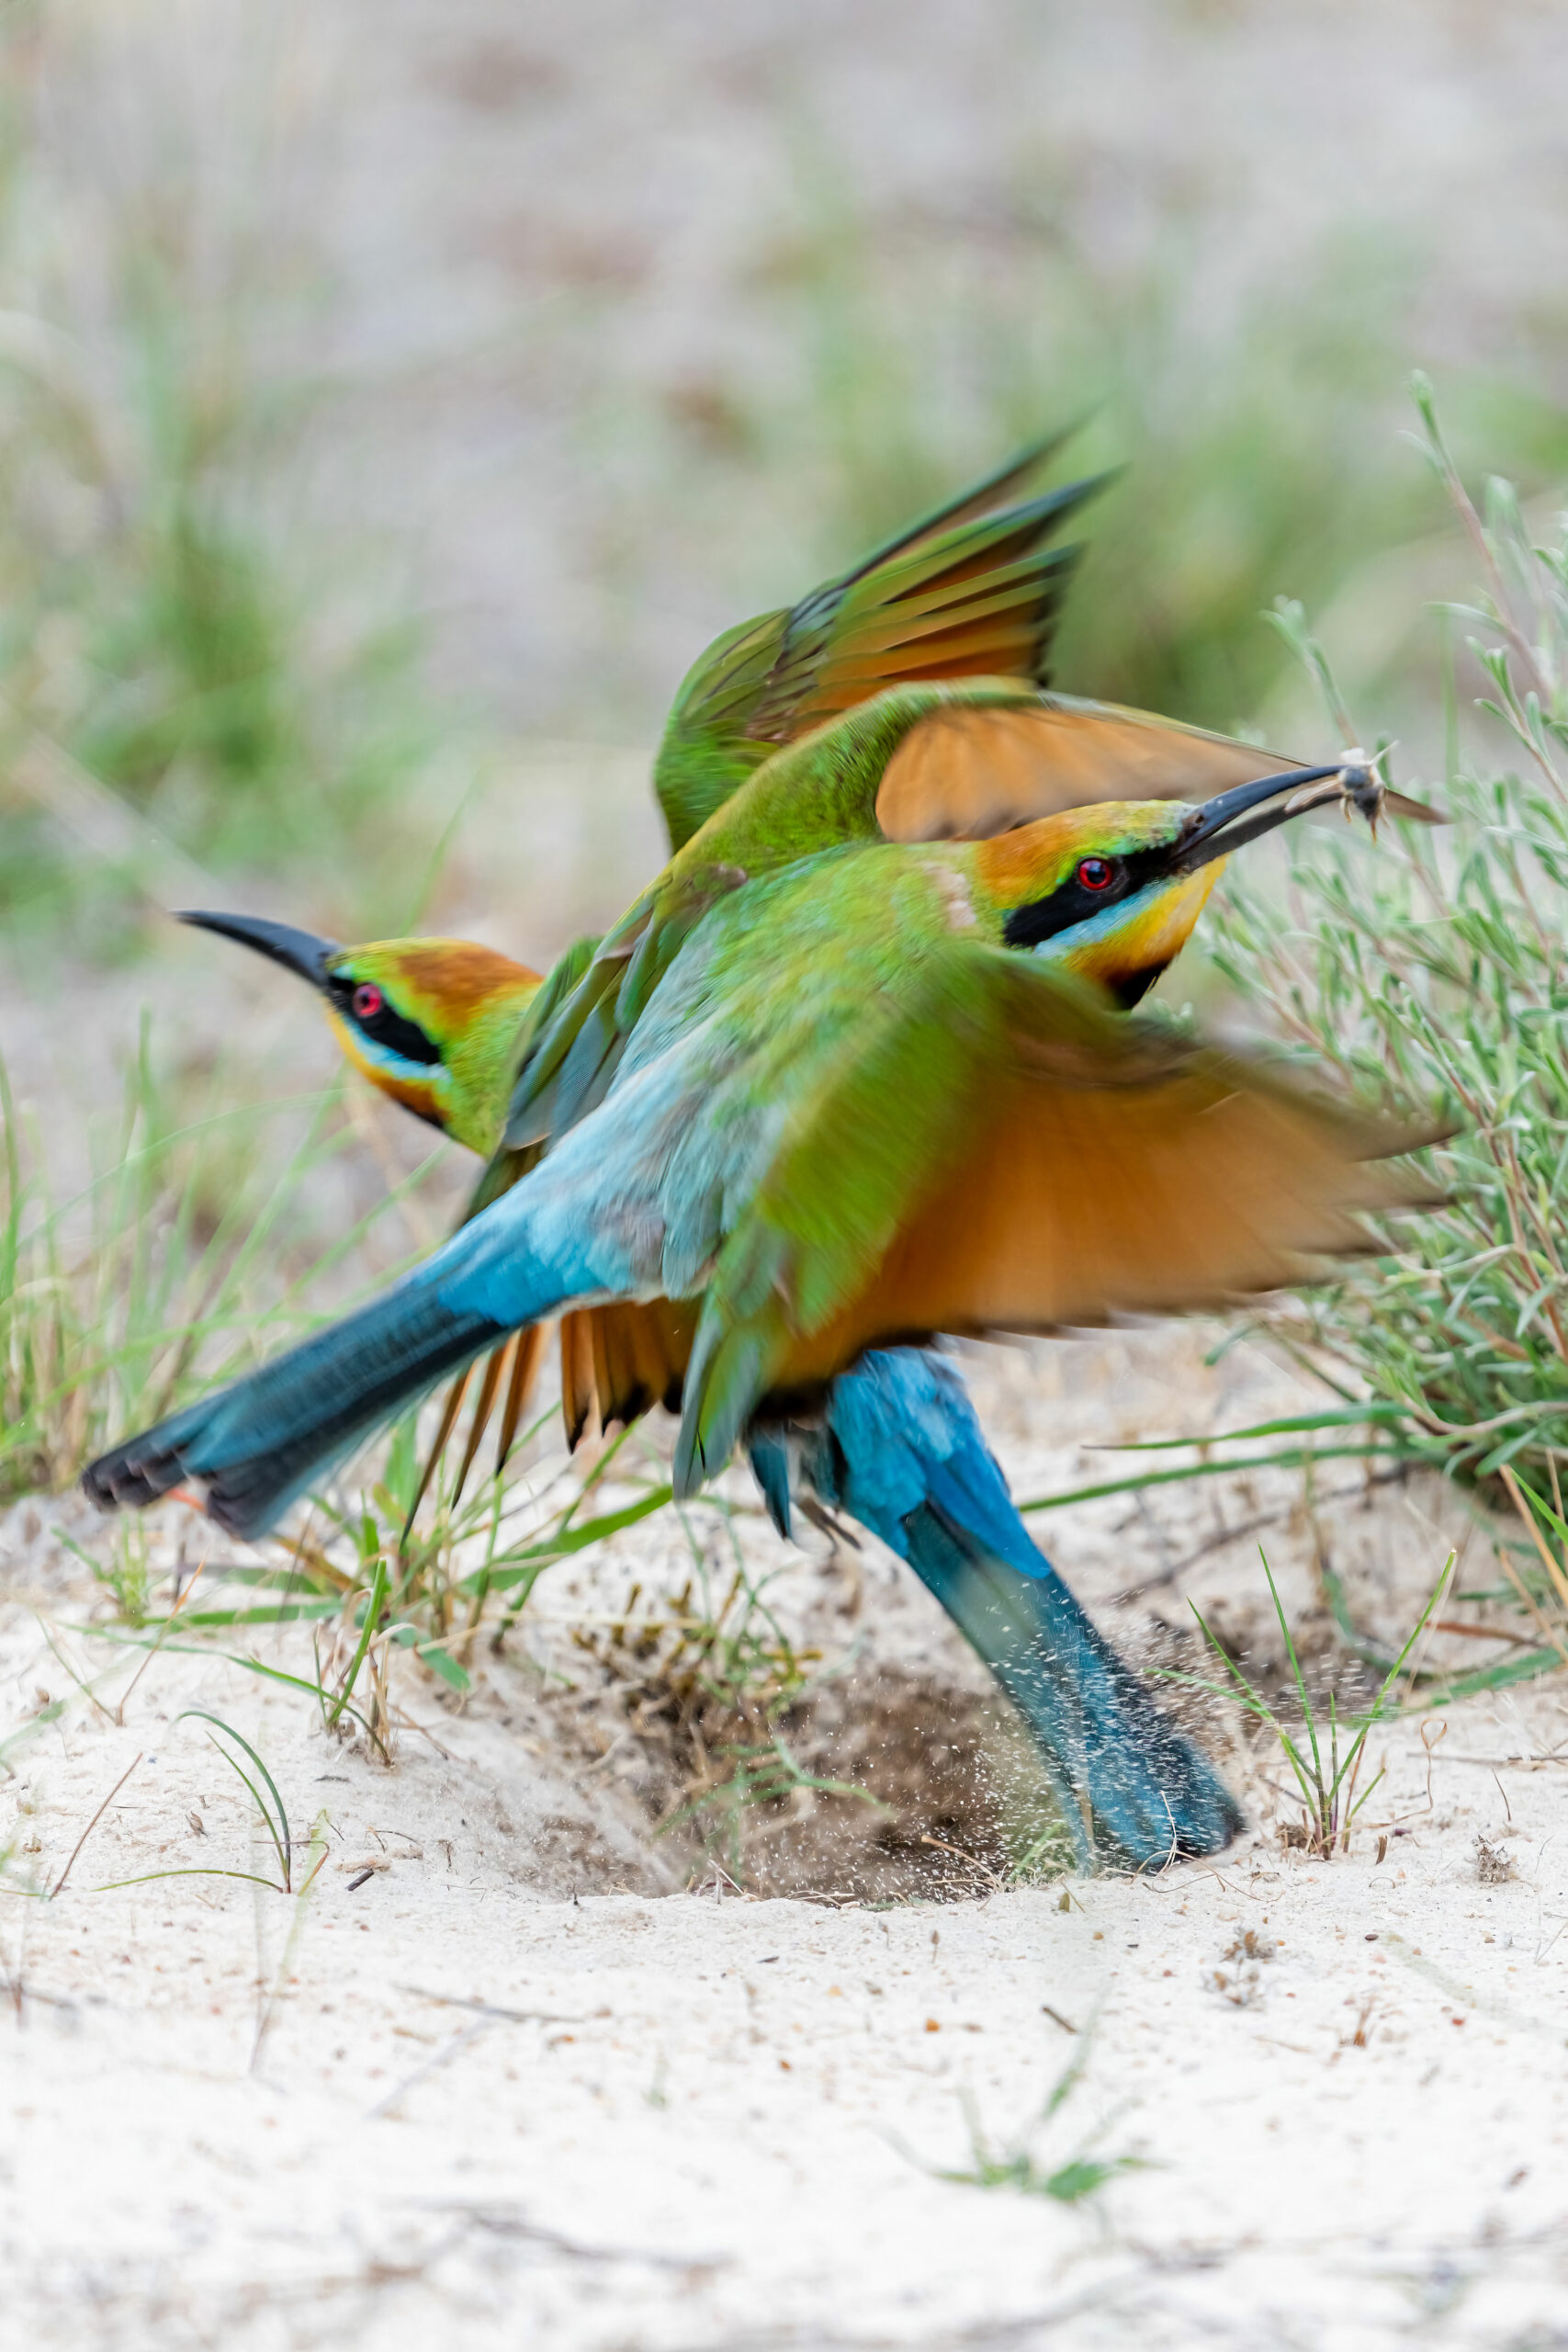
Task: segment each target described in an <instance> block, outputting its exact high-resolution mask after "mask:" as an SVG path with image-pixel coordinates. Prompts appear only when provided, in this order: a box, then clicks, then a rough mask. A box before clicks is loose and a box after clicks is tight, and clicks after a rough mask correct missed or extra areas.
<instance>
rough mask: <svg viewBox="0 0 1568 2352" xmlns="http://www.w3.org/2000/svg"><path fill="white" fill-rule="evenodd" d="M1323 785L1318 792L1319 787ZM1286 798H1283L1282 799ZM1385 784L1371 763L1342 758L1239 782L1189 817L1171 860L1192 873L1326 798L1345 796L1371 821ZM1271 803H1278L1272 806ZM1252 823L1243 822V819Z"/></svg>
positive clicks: (1178, 870)
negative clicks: (1327, 764)
mask: <svg viewBox="0 0 1568 2352" xmlns="http://www.w3.org/2000/svg"><path fill="white" fill-rule="evenodd" d="M1314 785H1315V786H1319V787H1321V788H1320V789H1319V790H1317V791H1314V790H1313V788H1312V787H1313V786H1314ZM1281 796H1282V797H1281ZM1382 796H1383V786H1382V779H1381V778H1380V777H1379V775H1378V774H1377V771H1376V769H1375V768H1373V767H1372V766H1371V764H1370V763H1366V762H1349V763H1348V762H1345V761H1340V762H1338V763H1336V764H1335V765H1334V766H1332V767H1323V768H1286V769H1284V770H1282V771H1281V772H1280V773H1279V774H1277V775H1263V776H1259V777H1258V780H1257V782H1256V783H1254V784H1238V785H1235V786H1233V787H1232V789H1231V790H1230V791H1229V792H1221V793H1217V794H1216V795H1215V797H1214V798H1213V800H1206V801H1205V802H1204V803H1203V806H1202V807H1201V809H1195V810H1194V811H1193V813H1192V815H1191V817H1190V818H1189V820H1188V824H1187V830H1186V831H1185V832H1184V833H1183V834H1182V836H1181V839H1180V840H1179V842H1177V844H1176V847H1175V851H1174V854H1173V855H1172V859H1171V865H1172V868H1173V870H1174V871H1175V872H1176V873H1178V874H1190V873H1192V872H1194V871H1195V869H1196V868H1197V867H1198V866H1200V865H1210V864H1211V863H1212V862H1213V859H1215V858H1216V857H1228V856H1229V855H1230V854H1231V852H1232V850H1233V849H1240V848H1241V847H1242V845H1243V844H1244V842H1255V841H1257V839H1258V836H1259V834H1261V833H1271V832H1272V831H1274V828H1275V827H1276V825H1284V824H1288V823H1289V822H1290V820H1291V819H1292V817H1299V816H1301V815H1303V813H1304V811H1305V810H1307V809H1317V808H1321V807H1322V806H1323V805H1324V804H1325V802H1332V801H1335V800H1341V801H1344V802H1346V803H1348V805H1349V806H1351V807H1353V808H1356V809H1359V810H1360V812H1361V814H1362V816H1363V817H1365V818H1366V819H1367V820H1368V822H1369V823H1373V822H1375V821H1376V819H1377V815H1378V810H1379V809H1380V807H1381V805H1382ZM1269 801H1277V802H1279V806H1278V807H1277V808H1269V806H1268V805H1267V804H1268V803H1269ZM1254 809H1256V810H1257V811H1258V814H1257V815H1256V816H1251V818H1250V822H1248V823H1246V824H1241V823H1238V822H1237V820H1238V819H1240V818H1245V817H1248V816H1249V815H1250V812H1251V811H1252V810H1254Z"/></svg>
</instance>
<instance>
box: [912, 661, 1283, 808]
mask: <svg viewBox="0 0 1568 2352" xmlns="http://www.w3.org/2000/svg"><path fill="white" fill-rule="evenodd" d="M1297 764H1298V763H1297V762H1296V761H1294V760H1292V759H1290V758H1287V757H1286V756H1285V754H1284V753H1282V752H1269V751H1264V750H1263V749H1261V748H1260V747H1259V746H1258V744H1255V743H1243V742H1238V741H1235V739H1234V738H1233V737H1230V736H1225V735H1212V734H1209V733H1207V732H1206V731H1205V730H1204V729H1201V728H1197V727H1182V726H1179V725H1178V723H1177V722H1176V721H1175V720H1174V719H1168V718H1158V717H1157V716H1156V715H1155V714H1154V713H1152V712H1149V711H1141V710H1123V709H1121V708H1119V707H1117V706H1116V705H1114V704H1111V703H1090V702H1079V701H1076V700H1071V699H1069V698H1068V697H1067V696H1066V695H1040V696H1038V697H1037V698H1036V699H1035V700H1034V701H1033V702H1032V703H1031V704H1029V705H1028V706H1017V705H1015V706H1014V707H1011V708H1001V709H998V708H996V707H990V708H987V707H984V706H979V705H964V704H962V703H949V704H946V705H944V706H942V707H940V708H938V709H936V710H934V711H932V712H931V714H930V716H929V717H926V718H921V719H919V721H918V722H917V723H916V725H914V726H913V727H911V728H910V729H909V730H908V733H907V734H906V735H905V737H904V739H903V741H902V742H901V743H900V744H899V745H898V747H897V750H896V751H895V752H894V753H893V756H892V758H891V759H890V760H889V761H888V763H887V765H886V769H885V770H884V772H883V776H882V782H881V785H880V787H879V789H878V791H877V795H876V821H877V825H878V827H879V829H880V830H881V831H882V832H883V834H884V835H885V836H886V838H887V839H888V840H889V841H896V842H925V841H942V840H963V841H983V840H986V839H987V838H988V837H989V836H990V835H992V834H995V833H1000V832H1009V831H1011V830H1012V829H1013V827H1015V826H1017V825H1027V824H1032V822H1033V821H1034V820H1035V819H1036V818H1038V817H1050V816H1054V815H1055V814H1056V812H1057V811H1058V810H1060V809H1087V808H1092V807H1094V806H1095V805H1096V803H1098V802H1100V801H1101V800H1208V799H1212V798H1213V796H1214V794H1215V793H1218V792H1224V791H1226V790H1228V789H1229V787H1230V786H1232V785H1236V784H1247V783H1250V782H1251V781H1252V780H1253V779H1254V778H1255V777H1257V776H1264V775H1274V774H1277V773H1278V772H1280V770H1282V769H1285V768H1289V767H1293V766H1296V765H1297Z"/></svg>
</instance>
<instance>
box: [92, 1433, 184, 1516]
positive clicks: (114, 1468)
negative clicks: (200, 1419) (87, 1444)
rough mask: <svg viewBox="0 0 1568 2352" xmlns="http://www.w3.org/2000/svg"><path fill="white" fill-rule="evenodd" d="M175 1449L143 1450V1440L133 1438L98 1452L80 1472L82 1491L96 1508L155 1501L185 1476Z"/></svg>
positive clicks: (123, 1507) (124, 1507)
mask: <svg viewBox="0 0 1568 2352" xmlns="http://www.w3.org/2000/svg"><path fill="white" fill-rule="evenodd" d="M185 1475H186V1473H185V1469H184V1466H183V1465H182V1464H181V1462H180V1458H179V1456H178V1454H177V1453H174V1452H173V1451H172V1450H171V1449H169V1448H167V1447H162V1446H160V1447H158V1448H157V1449H155V1450H152V1451H148V1450H146V1440H145V1439H142V1440H141V1441H140V1442H139V1441H137V1440H136V1439H134V1438H133V1439H132V1440H131V1441H130V1443H129V1444H126V1445H120V1446H116V1447H115V1449H114V1450H113V1452H112V1453H100V1454H99V1456H98V1458H97V1460H96V1462H89V1463H88V1464H87V1467H86V1468H85V1470H84V1471H83V1473H82V1478H81V1486H82V1492H83V1493H84V1494H85V1496H86V1498H87V1499H88V1501H89V1502H92V1503H96V1505H97V1508H98V1509H99V1510H105V1511H107V1510H141V1508H142V1507H143V1505H144V1504H147V1503H154V1502H156V1501H157V1499H158V1498H159V1496H160V1495H166V1494H168V1493H169V1492H170V1490H171V1488H173V1487H177V1486H178V1485H179V1484H180V1482H181V1481H182V1479H183V1478H184V1477H185Z"/></svg>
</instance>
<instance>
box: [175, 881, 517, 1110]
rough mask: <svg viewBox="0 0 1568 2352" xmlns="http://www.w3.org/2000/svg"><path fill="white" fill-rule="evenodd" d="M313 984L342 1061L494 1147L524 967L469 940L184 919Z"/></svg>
mask: <svg viewBox="0 0 1568 2352" xmlns="http://www.w3.org/2000/svg"><path fill="white" fill-rule="evenodd" d="M179 920H180V921H181V922H188V923H194V924H196V925H197V927H198V928H199V929H201V930H203V931H215V932H217V933H220V935H221V936H222V937H223V938H225V939H236V940H238V941H239V942H240V944H241V945H242V946H244V947H250V948H253V949H254V951H255V952H256V954H257V955H260V956H266V957H268V958H269V960H270V961H271V962H273V963H275V964H281V965H282V966H283V967H285V969H286V970H288V971H290V972H295V973H297V974H298V975H299V978H301V979H303V980H306V981H308V982H309V983H310V987H311V988H312V989H315V990H316V993H317V994H318V995H319V996H320V998H321V1002H322V1005H323V1007H324V1009H325V1012H326V1015H327V1018H328V1020H329V1021H330V1022H331V1023H332V1025H333V1030H334V1032H335V1033H336V1035H337V1040H338V1043H339V1045H340V1046H342V1047H343V1050H344V1054H345V1055H346V1056H347V1057H348V1059H349V1060H350V1061H351V1062H352V1063H353V1064H354V1066H355V1069H357V1070H360V1071H362V1072H363V1074H364V1075H365V1077H367V1079H368V1080H370V1083H371V1085H372V1086H374V1087H375V1088H377V1090H378V1091H379V1092H380V1093H382V1094H386V1095H389V1096H390V1097H391V1099H392V1101H393V1102H394V1103H401V1104H402V1106H403V1108H404V1109H405V1110H408V1111H412V1112H413V1114H415V1116H416V1117H418V1118H421V1119H424V1120H426V1121H428V1123H429V1124H430V1125H432V1126H435V1127H439V1128H440V1129H441V1131H442V1133H443V1134H444V1135H448V1136H451V1137H452V1139H453V1141H454V1142H455V1143H459V1144H463V1145H465V1146H466V1147H467V1148H468V1150H470V1151H477V1152H479V1153H481V1154H483V1155H485V1156H487V1157H488V1156H489V1154H490V1153H491V1151H492V1150H493V1149H494V1148H495V1144H496V1141H497V1139H498V1137H499V1136H500V1134H501V1128H502V1120H503V1118H504V1115H505V1110H506V1100H507V1096H508V1094H509V1092H510V1091H511V1086H512V1080H513V1074H514V1071H515V1068H516V1059H517V1039H518V1032H519V1031H520V1029H521V1027H522V1024H523V1019H524V1016H525V1013H526V1012H527V1010H528V1008H529V1006H530V1005H531V1004H532V1002H533V1001H534V998H535V997H536V995H537V993H538V990H539V986H540V982H539V976H538V974H537V973H536V972H531V971H530V970H529V969H528V967H527V966H526V965H525V964H514V963H513V961H512V959H511V958H510V956H500V955H497V954H496V952H495V950H494V949H493V948H490V947H480V946H478V945H476V944H474V942H473V941H471V940H467V939H378V940H374V941H372V942H370V943H369V944H367V945H366V946H363V947H342V946H340V945H339V944H338V943H337V941H336V940H335V939H322V938H320V937H318V936H317V934H316V933H314V932H309V931H297V930H295V929H294V927H293V926H292V925H291V924H289V923H281V922H264V921H262V920H261V919H260V918H259V917H256V916H252V915H228V914H209V913H206V912H200V913H188V914H182V915H181V916H180V918H179Z"/></svg>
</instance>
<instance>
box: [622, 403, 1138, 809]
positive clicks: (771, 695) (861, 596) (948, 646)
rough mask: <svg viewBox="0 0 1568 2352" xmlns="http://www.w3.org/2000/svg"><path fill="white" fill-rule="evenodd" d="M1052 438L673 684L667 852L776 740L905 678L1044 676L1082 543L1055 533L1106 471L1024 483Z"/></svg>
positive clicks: (760, 621) (666, 765)
mask: <svg viewBox="0 0 1568 2352" xmlns="http://www.w3.org/2000/svg"><path fill="white" fill-rule="evenodd" d="M1065 438H1066V435H1056V436H1055V437H1054V438H1052V439H1051V440H1048V441H1043V442H1041V443H1039V444H1038V445H1037V446H1036V447H1033V448H1032V449H1028V450H1026V451H1025V452H1024V453H1023V455H1022V457H1021V458H1016V459H1015V460H1014V461H1013V462H1012V463H1011V464H1010V465H1008V466H1006V467H1004V468H1003V469H1002V470H1001V472H999V473H997V474H993V475H991V476H990V477H989V478H988V479H987V481H983V482H979V483H977V484H976V486H975V488H974V489H972V490H969V491H966V492H964V496H963V497H962V498H959V499H956V500H954V501H953V503H952V504H950V505H947V506H943V507H940V508H939V509H938V510H937V511H936V512H935V513H934V514H931V515H925V516H924V517H922V519H921V520H920V521H919V522H918V523H915V524H912V525H910V526H908V528H907V529H905V530H903V531H901V532H899V533H898V535H897V537H896V538H893V539H890V540H888V541H887V542H886V545H884V546H882V547H879V548H875V549H874V551H873V552H872V553H871V554H870V555H868V556H866V557H864V558H863V560H862V561H861V562H859V563H858V564H856V565H855V566H854V568H853V569H852V571H846V572H843V573H841V574H840V576H839V577H838V578H837V579H835V580H829V581H827V582H824V583H823V585H822V586H821V587H819V588H814V589H813V590H812V591H811V593H810V594H809V595H807V596H803V597H802V598H801V600H800V602H799V604H798V605H795V606H794V607H793V608H791V609H790V610H788V611H785V612H775V613H763V614H761V616H759V617H758V618H757V619H756V620H752V621H744V622H742V623H741V624H740V625H739V627H738V628H731V629H728V630H727V631H726V632H725V634H724V635H723V636H722V637H720V638H717V639H715V641H714V643H713V644H712V645H710V646H709V647H708V649H707V650H706V652H705V653H704V654H703V655H702V656H701V657H700V659H699V660H698V661H697V662H695V664H694V667H693V668H692V670H691V672H690V673H689V674H688V675H687V677H686V678H685V680H684V681H683V682H682V685H681V688H680V691H679V692H678V694H677V695H676V697H675V701H674V704H673V706H672V707H671V713H670V718H669V720H668V722H667V724H666V727H665V731H664V740H663V741H662V742H661V744H660V749H659V753H658V757H657V759H656V761H655V763H654V771H653V780H654V789H655V791H656V792H657V793H658V795H659V802H660V808H661V809H663V811H664V821H665V825H666V827H667V829H668V831H669V835H670V846H671V851H675V850H678V849H680V848H681V847H682V845H683V843H684V842H687V841H689V840H690V838H691V836H692V835H693V834H694V832H695V831H697V829H698V827H699V826H701V825H702V824H703V823H705V820H707V819H708V818H709V817H711V816H712V815H713V813H714V811H715V810H716V809H719V808H721V807H722V806H723V804H724V802H725V801H726V800H727V799H728V797H729V796H730V795H731V793H733V792H735V791H736V790H737V789H738V788H739V786H741V785H742V784H743V783H744V782H745V780H746V778H747V777H748V776H749V775H750V774H751V773H752V771H753V770H754V769H755V768H757V767H759V766H760V765H761V763H762V761H763V760H765V759H766V758H767V757H768V756H769V754H770V753H771V752H773V751H774V750H776V749H777V747H778V746H779V745H780V744H781V743H788V742H793V741H795V738H796V737H797V736H800V735H803V734H805V733H806V732H807V730H808V729H811V728H812V727H815V726H818V725H819V724H820V723H821V721H822V720H823V719H825V718H835V717H836V716H837V715H838V714H839V713H840V711H844V710H849V709H851V708H852V707H853V706H854V705H855V704H856V703H860V702H864V701H865V700H866V699H867V698H868V697H869V696H870V695H874V694H876V693H879V692H880V691H881V689H882V688H883V687H884V686H888V685H894V684H899V683H901V682H903V681H906V680H913V679H932V678H956V677H976V676H990V677H1010V678H1019V679H1024V680H1028V681H1031V682H1032V683H1033V684H1036V685H1043V684H1045V683H1046V680H1047V676H1048V662H1049V654H1050V645H1051V639H1052V637H1053V635H1054V633H1055V625H1056V619H1057V616H1058V614H1059V612H1060V610H1061V605H1062V599H1063V596H1064V594H1065V593H1066V586H1067V582H1068V580H1069V578H1070V575H1071V572H1072V569H1073V566H1074V564H1075V563H1076V562H1077V557H1078V552H1079V550H1078V549H1077V548H1058V547H1054V546H1053V545H1052V544H1051V542H1052V540H1053V539H1054V538H1055V534H1056V532H1057V531H1058V530H1059V529H1060V527H1061V526H1062V525H1063V523H1064V522H1065V521H1066V518H1067V517H1068V515H1071V514H1072V513H1073V512H1074V511H1075V510H1076V509H1077V507H1079V506H1081V505H1082V504H1083V503H1084V502H1085V500H1086V499H1088V498H1089V497H1091V496H1092V495H1093V493H1094V492H1096V491H1097V490H1099V489H1100V487H1101V486H1102V484H1103V482H1104V481H1105V480H1107V479H1108V477H1105V476H1100V477H1097V478H1095V479H1094V480H1090V481H1077V482H1071V483H1069V484H1068V485H1067V486H1066V488H1065V489H1062V490H1056V491H1052V492H1047V493H1045V494H1044V495H1043V496H1040V497H1036V498H1023V497H1021V492H1023V490H1024V488H1025V487H1026V485H1027V484H1028V482H1029V481H1030V480H1031V479H1032V477H1033V476H1035V475H1037V474H1038V473H1039V472H1040V471H1041V469H1043V467H1044V466H1045V465H1046V464H1047V463H1048V462H1049V460H1050V459H1051V458H1053V457H1054V456H1055V453H1056V451H1057V449H1058V448H1059V447H1060V446H1061V443H1062V441H1063V440H1064V439H1065Z"/></svg>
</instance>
